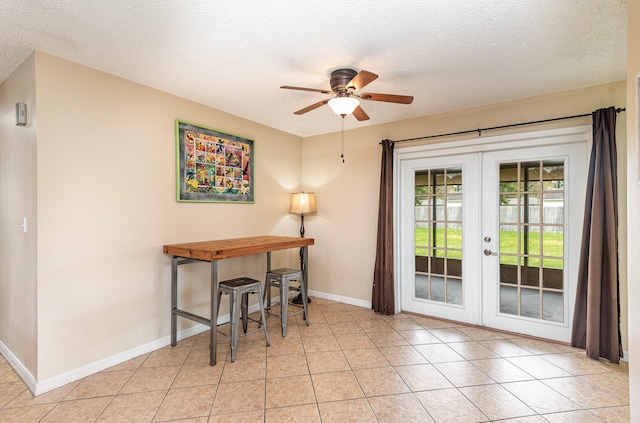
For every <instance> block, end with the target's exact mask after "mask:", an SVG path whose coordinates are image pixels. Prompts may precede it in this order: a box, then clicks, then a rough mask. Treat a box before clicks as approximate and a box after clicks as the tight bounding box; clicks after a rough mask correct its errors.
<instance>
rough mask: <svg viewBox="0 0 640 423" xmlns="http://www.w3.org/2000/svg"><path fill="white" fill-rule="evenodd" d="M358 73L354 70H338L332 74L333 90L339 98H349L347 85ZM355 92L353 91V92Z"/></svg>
mask: <svg viewBox="0 0 640 423" xmlns="http://www.w3.org/2000/svg"><path fill="white" fill-rule="evenodd" d="M357 74H358V72H356V71H354V70H353V69H336V70H334V71H333V72H331V89H332V90H333V92H334V93H336V94H337V95H338V97H348V96H349V90H348V88H349V87H348V86H347V84H349V82H351V80H352V79H353V78H355V76H356V75H357ZM352 91H353V90H352Z"/></svg>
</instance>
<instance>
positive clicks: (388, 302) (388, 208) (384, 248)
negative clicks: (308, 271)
mask: <svg viewBox="0 0 640 423" xmlns="http://www.w3.org/2000/svg"><path fill="white" fill-rule="evenodd" d="M381 144H382V169H381V172H380V204H379V206H378V238H377V246H376V264H375V268H374V271H373V295H372V300H371V308H373V310H375V311H377V312H378V313H382V314H394V313H395V304H394V303H395V299H394V293H393V285H394V277H393V141H389V140H384V141H382V142H381Z"/></svg>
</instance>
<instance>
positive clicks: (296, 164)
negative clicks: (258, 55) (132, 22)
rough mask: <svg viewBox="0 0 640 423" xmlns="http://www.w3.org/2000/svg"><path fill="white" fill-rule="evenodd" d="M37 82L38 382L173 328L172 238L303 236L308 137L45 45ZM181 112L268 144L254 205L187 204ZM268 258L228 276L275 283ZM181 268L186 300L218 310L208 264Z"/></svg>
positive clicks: (194, 307)
mask: <svg viewBox="0 0 640 423" xmlns="http://www.w3.org/2000/svg"><path fill="white" fill-rule="evenodd" d="M36 84H37V92H38V108H39V109H40V110H41V113H40V116H39V117H40V120H39V125H38V166H37V176H38V227H39V230H38V274H37V276H38V293H37V295H38V316H39V318H38V347H39V349H38V351H39V354H38V375H37V379H38V380H40V381H41V380H46V379H47V378H51V377H54V376H56V375H60V374H62V373H64V372H67V371H71V370H73V369H76V368H79V367H81V366H83V365H88V364H90V363H93V362H96V361H98V360H101V359H104V358H105V357H111V356H114V355H116V354H118V353H121V352H123V351H127V350H130V349H132V348H135V347H138V346H140V345H143V344H145V343H149V342H152V341H156V340H159V339H162V338H163V337H166V336H167V335H168V334H169V323H170V313H169V304H170V295H169V294H170V292H169V286H170V285H169V282H170V275H169V270H170V260H169V257H167V256H165V255H163V254H162V245H164V244H169V243H178V242H188V241H197V240H207V239H224V238H232V237H241V236H252V235H265V234H278V235H291V236H295V235H296V234H297V227H298V226H297V225H298V220H297V219H296V218H295V216H293V215H289V214H288V213H287V212H288V201H289V193H290V192H292V191H295V190H297V189H299V185H300V178H301V176H300V156H301V145H300V142H301V140H300V138H299V137H296V136H292V135H290V134H286V133H282V132H279V131H276V130H273V129H270V128H267V127H265V126H262V125H259V124H256V123H253V122H250V121H247V120H244V119H241V118H238V117H235V116H232V115H229V114H226V113H223V112H221V111H218V110H214V109H211V108H208V107H204V106H202V105H199V104H195V103H193V102H190V101H188V100H184V99H180V98H177V97H174V96H171V95H168V94H166V93H163V92H160V91H156V90H153V89H150V88H147V87H144V86H141V85H138V84H135V83H133V82H130V81H127V80H123V79H121V78H117V77H114V76H112V75H109V74H105V73H102V72H98V71H96V70H93V69H90V68H87V67H84V66H80V65H78V64H75V63H72V62H69V61H66V60H62V59H59V58H57V57H54V56H51V55H48V54H44V53H40V52H37V53H36ZM175 119H182V120H187V121H189V122H193V123H196V124H202V125H205V126H209V127H213V128H216V129H219V130H221V131H225V132H230V133H233V134H237V135H241V136H245V137H248V138H252V139H254V140H255V150H256V167H255V176H256V197H255V204H211V203H178V202H176V200H175V197H176V194H175V184H176V182H175V181H176V164H175V163H176V159H175V157H176V155H175V154H176V146H175ZM312 248H313V247H312ZM289 256H290V257H289ZM294 259H295V252H293V253H291V254H288V253H285V252H282V253H274V262H275V263H278V261H279V260H280V261H284V262H285V263H286V264H288V263H289V262H290V261H291V260H294ZM264 262H265V260H264V257H263V256H262V257H261V256H251V257H248V258H244V259H232V260H226V261H224V262H222V264H221V265H220V268H219V276H220V277H221V278H226V277H232V276H234V277H235V276H238V275H240V274H246V275H248V276H253V277H256V278H262V277H263V272H264V271H265V263H264ZM180 275H181V281H184V284H183V287H184V289H181V296H180V299H179V301H180V305H181V307H184V308H185V309H187V310H190V311H192V312H196V313H199V314H201V315H205V316H206V315H207V313H208V306H207V305H208V299H209V296H208V294H206V293H207V292H208V286H209V284H208V281H209V267H208V266H207V265H204V264H203V265H198V264H196V265H190V266H185V268H184V269H181V273H180ZM181 283H182V282H181ZM222 307H225V304H223V305H222ZM223 310H224V308H223ZM221 314H223V312H222V311H221ZM179 321H180V322H179V329H183V328H186V327H188V326H191V325H192V322H190V321H186V320H184V319H179Z"/></svg>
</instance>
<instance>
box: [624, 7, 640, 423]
mask: <svg viewBox="0 0 640 423" xmlns="http://www.w3.org/2000/svg"><path fill="white" fill-rule="evenodd" d="M627 8H628V9H627V99H628V101H627V116H628V118H627V132H628V137H627V150H628V156H627V165H628V170H629V172H628V177H627V182H628V189H629V191H628V206H627V209H628V211H629V216H630V219H629V229H628V238H629V239H630V240H636V242H630V243H629V250H628V256H629V257H630V258H631V259H630V260H629V275H630V277H629V294H628V304H629V335H630V336H629V351H630V355H631V357H632V359H631V360H630V362H629V381H630V396H631V398H632V400H631V421H632V422H637V421H640V362H639V361H638V360H639V359H638V357H639V356H640V308H639V307H638V306H639V302H640V301H639V300H638V299H639V298H640V277H639V275H640V260H638V257H640V243H639V242H638V241H637V240H639V239H640V222H639V221H638V210H640V183H639V181H640V169H639V168H638V166H639V164H638V158H639V157H640V151H639V150H638V143H639V142H640V137H639V134H638V127H639V125H640V122H639V118H638V114H639V113H640V110H639V109H638V102H639V100H638V77H640V51H639V50H638V46H639V45H640V27H639V26H638V22H640V3H639V2H637V1H630V2H628V4H627Z"/></svg>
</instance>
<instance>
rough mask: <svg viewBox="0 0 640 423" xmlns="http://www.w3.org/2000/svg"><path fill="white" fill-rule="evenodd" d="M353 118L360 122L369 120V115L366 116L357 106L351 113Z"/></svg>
mask: <svg viewBox="0 0 640 423" xmlns="http://www.w3.org/2000/svg"><path fill="white" fill-rule="evenodd" d="M353 116H355V117H356V119H358V120H360V121H362V120H369V115H367V114H366V113H365V112H364V110H362V107H360V106H358V107H356V109H355V110H354V111H353Z"/></svg>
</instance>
